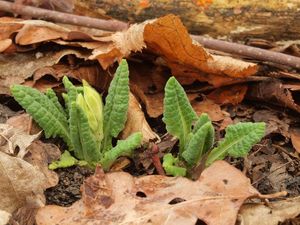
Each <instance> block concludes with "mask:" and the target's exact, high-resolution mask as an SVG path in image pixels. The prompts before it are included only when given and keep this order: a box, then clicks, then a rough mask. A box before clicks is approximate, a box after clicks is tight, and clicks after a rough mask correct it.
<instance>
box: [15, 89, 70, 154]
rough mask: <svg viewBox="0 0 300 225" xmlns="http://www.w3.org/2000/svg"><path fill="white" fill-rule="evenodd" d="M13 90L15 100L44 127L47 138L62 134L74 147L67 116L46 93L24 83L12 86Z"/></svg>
mask: <svg viewBox="0 0 300 225" xmlns="http://www.w3.org/2000/svg"><path fill="white" fill-rule="evenodd" d="M11 92H12V94H13V96H14V98H15V100H16V101H17V102H18V103H19V104H20V105H21V106H22V107H23V108H24V109H26V111H27V112H28V113H29V114H30V115H31V116H32V117H33V119H34V120H35V121H36V122H37V123H38V124H39V125H40V126H41V127H42V128H43V130H44V132H45V136H46V138H49V137H51V136H52V137H56V136H60V137H62V138H63V139H64V141H65V142H66V143H67V144H68V145H69V146H70V148H72V144H71V139H70V134H69V130H68V121H67V117H66V115H65V114H63V113H62V112H61V111H60V110H59V109H58V108H57V107H56V105H55V104H54V103H53V102H52V101H51V100H50V99H49V98H48V97H47V96H46V95H44V94H42V93H40V92H39V91H38V90H36V89H34V88H30V87H26V86H22V85H14V86H12V88H11Z"/></svg>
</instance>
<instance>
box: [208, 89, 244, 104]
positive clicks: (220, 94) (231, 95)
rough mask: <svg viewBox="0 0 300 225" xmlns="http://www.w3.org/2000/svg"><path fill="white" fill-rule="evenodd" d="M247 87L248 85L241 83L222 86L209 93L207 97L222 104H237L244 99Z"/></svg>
mask: <svg viewBox="0 0 300 225" xmlns="http://www.w3.org/2000/svg"><path fill="white" fill-rule="evenodd" d="M247 89H248V86H247V85H241V84H238V85H231V86H226V87H221V88H218V89H216V90H214V91H212V92H211V93H209V95H207V98H209V99H211V100H213V101H214V102H215V103H217V104H220V105H225V104H232V105H237V104H239V103H241V102H242V101H243V99H244V97H245V94H246V92H247Z"/></svg>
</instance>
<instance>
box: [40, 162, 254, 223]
mask: <svg viewBox="0 0 300 225" xmlns="http://www.w3.org/2000/svg"><path fill="white" fill-rule="evenodd" d="M82 194H83V196H82V199H81V200H80V201H78V202H76V203H74V204H73V205H72V206H71V207H69V208H63V207H58V206H46V207H44V208H41V209H40V210H39V212H38V214H37V217H36V219H37V224H38V225H47V224H49V225H50V224H61V225H64V224H73V225H79V224H157V225H158V224H178V225H180V224H184V225H188V224H195V223H196V221H197V220H198V219H200V220H202V221H204V222H205V223H206V224H208V225H215V224H218V225H225V224H228V225H229V224H234V223H235V220H236V216H237V213H238V210H239V208H240V206H241V205H242V203H243V202H244V201H245V199H247V198H249V197H254V196H256V195H257V194H258V192H257V191H256V190H255V189H254V188H253V187H251V185H250V182H249V180H248V178H246V177H245V176H244V175H243V174H242V173H241V172H240V171H239V170H237V169H235V168H234V167H232V166H230V165H229V164H227V163H226V162H224V161H217V162H216V163H214V164H213V165H212V166H211V167H209V168H208V169H206V170H205V171H204V172H203V173H202V175H201V176H200V178H199V180H197V181H191V180H189V179H187V178H182V177H177V178H175V177H165V176H159V175H156V176H155V175H154V176H144V177H140V178H134V177H132V176H131V175H129V174H127V173H124V172H116V173H109V174H104V173H103V172H102V170H100V169H99V168H98V169H97V170H96V173H95V175H94V176H92V177H90V178H88V179H87V180H86V181H85V183H84V185H83V186H82Z"/></svg>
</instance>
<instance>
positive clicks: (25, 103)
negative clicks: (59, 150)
mask: <svg viewBox="0 0 300 225" xmlns="http://www.w3.org/2000/svg"><path fill="white" fill-rule="evenodd" d="M82 83H83V86H80V87H76V86H74V85H73V84H72V83H71V81H70V80H69V79H68V78H67V77H66V76H65V77H64V78H63V84H64V86H65V89H66V90H67V93H64V94H63V98H64V100H65V106H66V109H64V108H63V107H62V105H61V104H60V103H59V101H58V98H57V96H56V94H55V92H54V91H53V90H52V89H49V90H48V91H47V92H46V94H43V93H41V92H39V91H38V90H36V89H33V88H30V87H26V86H22V85H14V86H12V88H11V92H12V95H13V96H14V98H15V99H16V101H17V102H18V103H19V104H20V105H21V106H22V107H23V108H24V109H25V110H26V111H27V112H28V113H29V114H30V115H31V116H32V117H33V119H34V120H35V121H36V122H37V123H38V124H39V125H40V126H41V127H42V128H43V130H44V132H45V136H46V138H49V137H56V136H59V137H61V138H62V139H63V140H64V141H65V142H66V143H67V145H68V147H69V151H72V152H73V153H74V156H75V157H74V156H72V155H71V154H69V152H68V151H65V153H64V154H62V157H61V159H60V161H57V162H54V163H52V164H51V165H50V166H49V167H50V168H51V169H56V168H59V167H68V166H72V165H75V164H78V165H89V166H92V167H94V166H95V165H96V164H98V163H100V164H101V165H102V168H103V169H104V170H105V171H107V170H109V168H110V167H111V166H112V165H113V163H114V161H115V160H116V159H117V158H119V157H121V156H127V157H130V156H132V153H133V151H134V149H136V148H137V147H139V146H140V145H141V141H142V134H141V133H140V132H138V133H134V134H132V135H131V136H130V137H128V138H127V139H126V140H120V141H118V142H117V145H116V146H114V147H113V145H112V139H113V138H116V137H117V136H118V134H119V133H120V132H121V131H122V130H123V128H124V126H125V122H126V119H127V110H128V101H129V70H128V65H127V62H126V60H122V61H121V63H120V65H119V67H118V69H117V71H116V74H115V76H114V78H113V80H112V82H111V84H110V87H109V90H108V95H107V97H106V104H105V105H104V106H103V102H102V97H101V95H99V93H98V92H97V91H96V90H95V89H94V88H92V87H91V86H90V85H89V84H88V83H87V82H86V81H84V80H83V82H82Z"/></svg>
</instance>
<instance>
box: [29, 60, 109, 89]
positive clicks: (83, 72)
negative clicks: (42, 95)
mask: <svg viewBox="0 0 300 225" xmlns="http://www.w3.org/2000/svg"><path fill="white" fill-rule="evenodd" d="M45 75H51V76H52V77H54V79H56V80H57V81H59V80H61V79H62V77H63V76H65V75H67V76H68V77H69V78H74V79H76V80H78V81H80V82H81V81H82V79H84V80H86V81H87V82H88V83H89V84H91V85H93V86H94V87H96V88H99V89H105V88H106V87H107V86H108V84H109V82H110V79H111V76H109V75H108V74H107V73H106V72H105V71H103V70H102V69H101V68H100V67H99V66H97V65H86V66H84V65H83V66H79V67H77V66H76V67H75V68H73V67H70V66H68V65H65V64H60V63H59V64H56V65H53V66H48V67H43V68H40V69H38V70H36V71H35V73H34V75H33V81H34V82H33V83H34V85H32V86H34V87H35V88H37V89H39V90H43V89H45V85H46V84H47V83H46V82H49V81H48V80H44V79H43V77H44V76H45ZM50 84H52V85H55V82H53V81H51V82H50ZM57 84H58V85H60V84H61V82H57Z"/></svg>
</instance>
